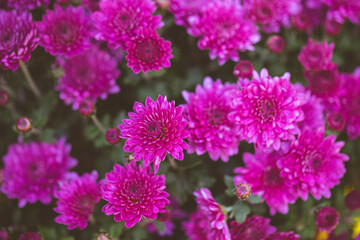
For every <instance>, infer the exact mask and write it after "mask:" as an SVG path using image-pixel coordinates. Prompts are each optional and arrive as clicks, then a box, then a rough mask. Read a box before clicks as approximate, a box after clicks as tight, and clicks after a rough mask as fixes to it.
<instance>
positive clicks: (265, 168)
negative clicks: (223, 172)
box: [234, 149, 297, 215]
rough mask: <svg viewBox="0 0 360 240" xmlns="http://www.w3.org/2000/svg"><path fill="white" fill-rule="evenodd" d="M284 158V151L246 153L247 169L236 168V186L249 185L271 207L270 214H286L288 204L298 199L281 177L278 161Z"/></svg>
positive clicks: (244, 156) (244, 158)
mask: <svg viewBox="0 0 360 240" xmlns="http://www.w3.org/2000/svg"><path fill="white" fill-rule="evenodd" d="M282 156H283V153H282V151H278V152H275V151H273V152H270V151H265V150H261V149H257V150H256V152H255V154H254V155H253V154H251V153H244V155H243V161H244V163H245V167H238V168H235V170H234V173H236V174H237V175H236V176H235V177H234V184H235V185H238V184H240V183H243V182H245V183H247V184H249V185H250V186H251V189H252V192H253V194H256V195H260V196H262V197H263V199H264V200H265V201H266V203H267V205H268V206H269V207H270V214H271V215H274V214H275V213H276V212H277V211H278V212H280V213H282V214H286V213H287V212H288V210H289V208H288V204H289V203H294V202H295V200H296V199H297V195H296V192H295V191H294V190H293V189H292V186H291V185H290V184H289V182H287V181H286V179H284V178H282V177H281V176H280V170H281V169H279V168H278V167H277V166H276V161H277V160H278V159H280V158H281V157H282Z"/></svg>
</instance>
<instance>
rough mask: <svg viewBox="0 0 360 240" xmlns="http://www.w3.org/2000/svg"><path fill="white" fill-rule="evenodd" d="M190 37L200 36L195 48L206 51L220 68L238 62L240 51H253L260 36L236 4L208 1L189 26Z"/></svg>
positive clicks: (255, 27) (233, 2)
mask: <svg viewBox="0 0 360 240" xmlns="http://www.w3.org/2000/svg"><path fill="white" fill-rule="evenodd" d="M192 28H194V29H195V30H193V32H190V33H192V35H195V36H200V40H199V42H198V48H199V49H201V50H205V49H207V50H209V51H210V52H209V56H210V59H212V60H213V59H215V58H218V63H219V65H223V64H224V63H225V62H226V61H227V60H228V59H231V60H233V61H235V62H237V61H239V54H238V52H239V51H247V50H249V51H253V50H254V49H255V48H254V46H253V44H255V43H257V42H258V41H259V40H260V38H261V36H260V34H259V33H258V28H257V26H256V25H255V23H253V22H252V21H250V20H247V19H246V17H245V13H244V10H243V8H242V7H241V6H240V5H239V4H238V3H236V2H235V1H211V2H209V3H207V4H206V5H205V6H203V8H202V11H201V17H200V18H199V20H198V22H197V23H194V24H193V25H192Z"/></svg>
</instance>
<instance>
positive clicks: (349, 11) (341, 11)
mask: <svg viewBox="0 0 360 240" xmlns="http://www.w3.org/2000/svg"><path fill="white" fill-rule="evenodd" d="M322 1H323V3H325V4H326V5H328V6H329V10H328V12H327V16H326V17H327V18H328V19H331V20H335V21H336V22H338V23H344V22H345V19H349V20H350V21H351V22H352V23H359V16H360V1H358V0H322Z"/></svg>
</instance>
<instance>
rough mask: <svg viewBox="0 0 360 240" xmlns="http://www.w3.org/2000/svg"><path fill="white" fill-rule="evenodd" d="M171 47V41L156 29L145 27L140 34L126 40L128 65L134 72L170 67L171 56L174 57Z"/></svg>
mask: <svg viewBox="0 0 360 240" xmlns="http://www.w3.org/2000/svg"><path fill="white" fill-rule="evenodd" d="M170 47H171V42H170V41H165V40H164V39H163V38H161V37H160V36H159V35H158V34H157V33H156V30H154V29H147V28H144V29H142V30H141V31H140V33H139V34H138V35H136V36H134V37H133V38H131V39H130V40H129V41H127V42H126V52H127V53H128V55H127V56H126V57H125V58H126V59H127V60H128V64H127V65H128V67H130V68H131V69H132V70H133V71H134V73H139V72H140V71H143V72H144V73H146V72H148V71H153V70H155V71H159V70H160V69H162V68H168V67H170V58H173V55H172V54H171V52H172V50H171V48H170Z"/></svg>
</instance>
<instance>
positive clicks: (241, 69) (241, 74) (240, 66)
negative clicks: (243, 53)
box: [234, 61, 254, 78]
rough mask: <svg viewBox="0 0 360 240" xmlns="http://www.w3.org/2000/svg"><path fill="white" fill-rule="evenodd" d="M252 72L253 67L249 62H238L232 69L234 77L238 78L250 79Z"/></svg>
mask: <svg viewBox="0 0 360 240" xmlns="http://www.w3.org/2000/svg"><path fill="white" fill-rule="evenodd" d="M253 71H254V66H253V65H252V63H251V62H250V61H239V62H238V63H237V64H236V66H235V68H234V75H235V76H236V77H238V78H250V77H252V75H253Z"/></svg>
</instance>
